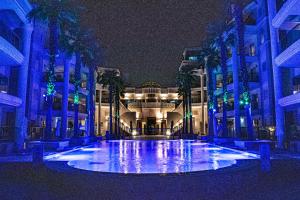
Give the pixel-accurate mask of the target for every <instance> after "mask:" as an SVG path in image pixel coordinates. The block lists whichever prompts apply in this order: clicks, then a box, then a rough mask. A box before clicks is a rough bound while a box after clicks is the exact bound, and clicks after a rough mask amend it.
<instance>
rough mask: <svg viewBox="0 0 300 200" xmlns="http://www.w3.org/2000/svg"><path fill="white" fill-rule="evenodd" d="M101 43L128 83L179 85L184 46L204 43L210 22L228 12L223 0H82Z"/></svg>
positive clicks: (110, 62)
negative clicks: (177, 77) (152, 82)
mask: <svg viewBox="0 0 300 200" xmlns="http://www.w3.org/2000/svg"><path fill="white" fill-rule="evenodd" d="M79 1H81V3H82V4H84V5H85V6H86V7H87V11H86V14H84V20H85V23H87V24H88V25H89V26H91V27H92V28H93V29H94V30H95V32H96V35H97V38H98V39H99V40H100V41H101V46H102V47H103V52H104V62H105V65H106V66H108V67H115V68H119V69H120V70H121V73H122V76H123V77H124V79H125V81H126V83H127V84H128V85H132V86H139V85H141V84H142V83H143V82H145V81H156V82H158V83H160V84H161V85H162V86H175V77H176V72H177V70H178V67H179V65H180V59H181V55H182V52H183V50H184V48H185V47H193V46H199V45H200V44H201V41H202V40H203V39H204V38H205V35H206V34H205V30H206V27H207V24H208V23H209V22H211V21H214V20H217V19H220V18H222V17H223V16H224V13H225V11H224V6H223V2H224V1H223V0H127V1H125V0H123V1H122V0H79Z"/></svg>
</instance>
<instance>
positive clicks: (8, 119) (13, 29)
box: [0, 0, 33, 148]
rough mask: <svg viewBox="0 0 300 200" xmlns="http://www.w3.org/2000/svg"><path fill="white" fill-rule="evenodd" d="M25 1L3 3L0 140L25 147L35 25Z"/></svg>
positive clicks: (0, 66)
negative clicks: (30, 19) (32, 22)
mask: <svg viewBox="0 0 300 200" xmlns="http://www.w3.org/2000/svg"><path fill="white" fill-rule="evenodd" d="M30 10H31V5H30V4H29V3H28V2H27V1H26V0H13V1H11V0H4V1H2V2H1V4H0V15H1V16H0V138H1V139H4V140H14V141H15V143H16V146H17V148H22V146H23V143H24V138H25V137H26V135H27V120H28V119H27V116H26V104H27V86H28V82H27V78H28V69H29V60H30V49H31V37H32V31H33V25H32V24H31V23H30V22H29V21H28V20H27V17H26V15H27V13H28V12H29V11H30Z"/></svg>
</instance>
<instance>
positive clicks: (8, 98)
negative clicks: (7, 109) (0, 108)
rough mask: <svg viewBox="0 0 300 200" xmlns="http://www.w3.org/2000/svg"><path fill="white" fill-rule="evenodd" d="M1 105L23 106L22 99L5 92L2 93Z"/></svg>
mask: <svg viewBox="0 0 300 200" xmlns="http://www.w3.org/2000/svg"><path fill="white" fill-rule="evenodd" d="M1 104H2V105H8V106H13V107H18V106H20V105H21V104H22V99H20V98H18V97H16V96H13V95H10V94H7V93H5V92H0V105H1Z"/></svg>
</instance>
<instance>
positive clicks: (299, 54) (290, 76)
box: [267, 0, 300, 147]
mask: <svg viewBox="0 0 300 200" xmlns="http://www.w3.org/2000/svg"><path fill="white" fill-rule="evenodd" d="M267 2H268V10H269V28H270V43H271V48H272V64H273V76H274V91H275V113H276V133H277V138H278V142H279V146H280V147H284V145H285V141H291V140H298V139H299V138H300V92H299V91H300V87H299V86H300V69H299V67H300V60H299V58H300V31H299V21H300V1H299V0H286V1H283V0H268V1H267Z"/></svg>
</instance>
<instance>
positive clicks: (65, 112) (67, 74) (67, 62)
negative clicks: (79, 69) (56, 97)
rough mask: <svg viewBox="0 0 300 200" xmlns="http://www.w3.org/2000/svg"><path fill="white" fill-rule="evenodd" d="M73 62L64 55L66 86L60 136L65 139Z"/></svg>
mask: <svg viewBox="0 0 300 200" xmlns="http://www.w3.org/2000/svg"><path fill="white" fill-rule="evenodd" d="M70 67H71V62H70V59H68V58H67V57H66V56H65V57H64V88H63V97H62V113H61V132H60V137H61V138H62V139H65V138H66V136H67V128H68V97H69V78H70Z"/></svg>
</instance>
